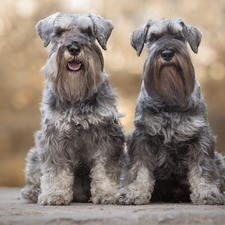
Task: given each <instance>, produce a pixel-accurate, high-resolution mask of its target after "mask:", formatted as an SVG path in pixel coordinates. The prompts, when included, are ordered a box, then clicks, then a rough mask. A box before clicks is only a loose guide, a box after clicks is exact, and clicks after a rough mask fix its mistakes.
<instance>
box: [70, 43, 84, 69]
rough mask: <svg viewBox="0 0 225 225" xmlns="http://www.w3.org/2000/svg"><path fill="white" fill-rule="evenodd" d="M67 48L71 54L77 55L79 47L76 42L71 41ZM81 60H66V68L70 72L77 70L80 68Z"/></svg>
mask: <svg viewBox="0 0 225 225" xmlns="http://www.w3.org/2000/svg"><path fill="white" fill-rule="evenodd" d="M67 49H68V51H69V53H70V55H72V56H78V55H79V53H80V51H81V49H80V46H79V44H78V43H72V44H70V45H68V46H67ZM81 66H82V64H81V62H80V61H79V60H77V59H73V60H71V61H69V62H68V69H69V70H70V71H72V72H76V71H79V70H80V69H81Z"/></svg>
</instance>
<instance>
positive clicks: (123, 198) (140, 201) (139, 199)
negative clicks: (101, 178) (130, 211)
mask: <svg viewBox="0 0 225 225" xmlns="http://www.w3.org/2000/svg"><path fill="white" fill-rule="evenodd" d="M150 198H151V194H149V195H142V196H141V195H140V196H138V195H135V194H131V193H127V194H125V193H121V194H119V195H118V196H117V197H116V204H118V205H146V204H148V203H149V201H150Z"/></svg>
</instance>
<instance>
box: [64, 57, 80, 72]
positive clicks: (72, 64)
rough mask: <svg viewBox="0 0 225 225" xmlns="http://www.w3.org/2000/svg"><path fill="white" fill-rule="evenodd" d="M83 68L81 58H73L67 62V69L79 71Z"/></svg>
mask: <svg viewBox="0 0 225 225" xmlns="http://www.w3.org/2000/svg"><path fill="white" fill-rule="evenodd" d="M81 68H82V63H81V62H80V61H79V60H76V59H73V60H71V61H69V62H68V64H67V70H69V71H71V72H77V71H79V70H81Z"/></svg>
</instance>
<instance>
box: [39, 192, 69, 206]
mask: <svg viewBox="0 0 225 225" xmlns="http://www.w3.org/2000/svg"><path fill="white" fill-rule="evenodd" d="M72 199H73V193H70V192H67V193H65V192H63V191H55V192H52V193H41V194H40V195H39V196H38V204H40V205H69V204H70V202H71V201H72Z"/></svg>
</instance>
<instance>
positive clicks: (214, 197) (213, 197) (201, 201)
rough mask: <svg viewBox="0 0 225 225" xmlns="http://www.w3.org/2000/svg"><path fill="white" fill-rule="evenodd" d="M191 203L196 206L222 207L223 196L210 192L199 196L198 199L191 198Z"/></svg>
mask: <svg viewBox="0 0 225 225" xmlns="http://www.w3.org/2000/svg"><path fill="white" fill-rule="evenodd" d="M191 199H192V202H193V203H194V204H196V205H224V204H225V195H223V194H221V193H218V192H217V193H215V192H210V193H207V194H200V195H199V196H198V197H192V195H191Z"/></svg>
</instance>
